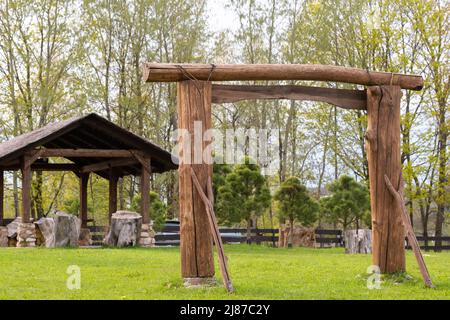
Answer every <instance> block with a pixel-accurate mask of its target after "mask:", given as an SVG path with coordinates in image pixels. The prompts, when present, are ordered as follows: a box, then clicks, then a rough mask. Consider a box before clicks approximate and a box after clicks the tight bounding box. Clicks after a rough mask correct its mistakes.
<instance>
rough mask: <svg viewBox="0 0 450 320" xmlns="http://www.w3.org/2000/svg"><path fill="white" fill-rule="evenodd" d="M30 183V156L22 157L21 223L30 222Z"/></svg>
mask: <svg viewBox="0 0 450 320" xmlns="http://www.w3.org/2000/svg"><path fill="white" fill-rule="evenodd" d="M31 181H32V176H31V161H30V156H28V155H24V156H23V159H22V212H21V216H22V223H29V222H30V214H31Z"/></svg>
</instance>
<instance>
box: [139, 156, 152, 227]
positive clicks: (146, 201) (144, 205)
mask: <svg viewBox="0 0 450 320" xmlns="http://www.w3.org/2000/svg"><path fill="white" fill-rule="evenodd" d="M141 161H142V162H143V163H142V164H141V165H142V170H141V171H142V172H141V214H142V223H143V224H148V223H150V173H151V165H150V161H151V159H150V157H146V156H142V159H141Z"/></svg>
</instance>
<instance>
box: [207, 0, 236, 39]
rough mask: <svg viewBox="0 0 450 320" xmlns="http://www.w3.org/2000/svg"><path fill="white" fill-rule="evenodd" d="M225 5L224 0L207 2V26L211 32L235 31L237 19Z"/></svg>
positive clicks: (209, 0)
mask: <svg viewBox="0 0 450 320" xmlns="http://www.w3.org/2000/svg"><path fill="white" fill-rule="evenodd" d="M226 3H227V1H226V0H208V15H209V19H208V24H209V28H210V30H211V31H224V30H226V29H230V30H231V31H234V30H236V28H237V26H238V23H239V21H238V17H237V16H236V14H234V12H233V11H232V10H230V9H227V8H226V6H225V4H226Z"/></svg>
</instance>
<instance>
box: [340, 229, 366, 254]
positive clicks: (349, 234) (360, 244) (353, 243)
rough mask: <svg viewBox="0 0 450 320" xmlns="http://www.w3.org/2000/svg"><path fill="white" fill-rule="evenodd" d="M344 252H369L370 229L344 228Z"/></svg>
mask: <svg viewBox="0 0 450 320" xmlns="http://www.w3.org/2000/svg"><path fill="white" fill-rule="evenodd" d="M344 242H345V253H352V254H353V253H371V252H372V231H371V230H370V229H358V230H345V232H344Z"/></svg>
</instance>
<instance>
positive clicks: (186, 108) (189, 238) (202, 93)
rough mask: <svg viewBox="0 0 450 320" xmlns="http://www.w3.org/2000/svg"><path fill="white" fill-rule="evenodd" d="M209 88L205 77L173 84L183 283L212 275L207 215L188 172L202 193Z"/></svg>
mask: <svg viewBox="0 0 450 320" xmlns="http://www.w3.org/2000/svg"><path fill="white" fill-rule="evenodd" d="M211 88H212V86H211V82H208V81H195V80H186V81H181V82H179V83H178V84H177V91H178V92H177V106H178V129H179V130H181V131H180V132H181V137H180V143H179V145H180V147H181V148H180V149H181V150H180V155H181V156H180V166H179V195H180V199H179V201H180V222H181V229H180V242H181V243H180V250H181V274H182V277H183V278H185V279H186V282H185V284H186V285H192V284H207V283H210V281H211V277H213V276H214V262H213V254H212V253H213V248H212V236H211V233H210V228H209V221H208V216H207V212H206V208H205V205H204V203H203V201H202V199H201V197H200V194H199V193H198V191H197V190H196V189H195V188H193V182H192V176H191V167H192V169H193V170H194V172H195V174H196V176H197V177H198V180H199V182H200V185H201V188H202V189H203V190H204V192H205V193H206V192H207V183H208V179H211V180H212V162H210V161H207V162H205V158H204V157H203V150H205V147H206V146H207V143H206V142H205V141H203V133H204V132H205V131H206V130H208V129H210V128H211ZM194 127H196V129H197V130H195V131H196V132H197V133H198V131H199V129H201V134H197V135H196V137H194ZM183 131H184V132H183ZM187 133H189V134H187ZM198 135H200V136H198ZM195 146H197V147H195ZM200 146H201V148H200ZM199 149H201V150H199ZM206 157H207V160H210V159H211V158H210V157H211V154H206Z"/></svg>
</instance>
